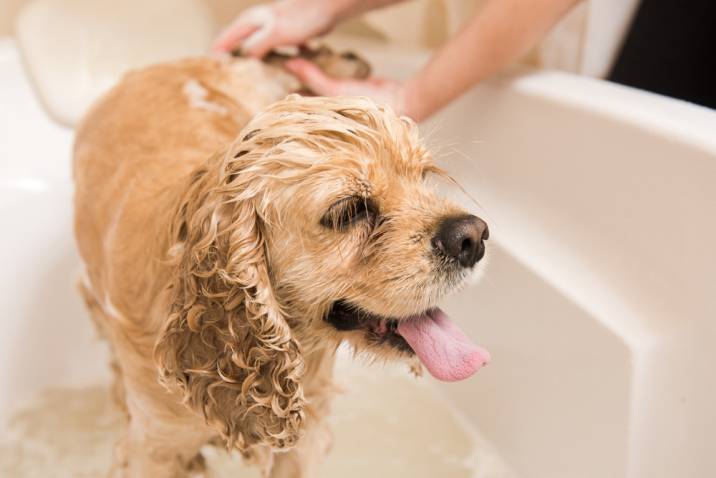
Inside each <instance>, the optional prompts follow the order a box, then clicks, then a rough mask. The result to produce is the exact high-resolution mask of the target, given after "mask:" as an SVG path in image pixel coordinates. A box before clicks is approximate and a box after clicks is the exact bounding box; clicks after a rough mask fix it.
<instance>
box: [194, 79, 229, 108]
mask: <svg viewBox="0 0 716 478" xmlns="http://www.w3.org/2000/svg"><path fill="white" fill-rule="evenodd" d="M182 92H183V93H184V96H186V97H187V99H188V100H189V106H191V107H192V108H196V109H199V110H206V111H210V112H212V113H217V114H220V115H222V116H225V115H227V114H229V111H228V110H227V109H226V108H225V107H224V106H222V105H220V104H218V103H214V102H212V101H209V100H208V99H207V98H208V97H209V91H208V90H207V89H206V88H204V87H203V86H202V84H201V83H199V82H198V81H197V80H194V79H192V80H188V81H187V82H186V83H185V84H184V88H183V90H182Z"/></svg>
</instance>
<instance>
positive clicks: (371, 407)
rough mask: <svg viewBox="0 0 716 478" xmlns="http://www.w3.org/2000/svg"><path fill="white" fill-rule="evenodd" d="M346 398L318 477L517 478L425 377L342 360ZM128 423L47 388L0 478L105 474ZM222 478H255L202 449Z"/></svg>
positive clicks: (11, 443) (19, 417)
mask: <svg viewBox="0 0 716 478" xmlns="http://www.w3.org/2000/svg"><path fill="white" fill-rule="evenodd" d="M336 377H337V378H338V379H339V380H340V382H341V383H342V384H343V387H344V388H345V389H346V393H344V394H342V395H340V396H338V397H337V398H336V400H335V402H334V411H333V415H332V417H331V422H332V428H333V433H334V445H333V449H332V451H331V453H330V454H329V455H328V457H326V459H325V462H324V464H323V466H322V468H321V472H320V477H336V476H340V477H343V478H358V477H360V478H365V477H370V478H383V477H386V478H388V477H390V478H402V477H411V478H423V477H425V478H427V477H430V478H434V477H441V478H513V475H512V474H511V473H510V472H509V471H508V469H507V467H506V466H505V465H504V463H503V462H502V461H501V460H500V458H499V457H498V455H497V454H496V453H495V452H494V451H493V450H492V449H491V447H490V446H489V444H487V443H486V442H485V441H484V440H483V439H482V438H481V437H480V436H479V435H478V434H476V433H475V432H474V430H472V429H470V428H469V427H468V425H467V423H465V422H464V421H463V420H461V419H460V418H459V416H458V415H457V414H456V413H455V411H454V410H453V409H451V408H450V407H449V406H448V405H447V404H446V403H445V401H444V399H443V398H442V397H440V396H439V395H438V394H437V393H436V391H435V390H434V389H433V387H432V386H430V385H429V384H428V383H426V381H425V380H416V379H414V378H412V377H411V376H409V375H408V374H407V373H405V372H404V371H403V370H393V369H381V368H379V367H377V366H373V367H365V366H362V365H359V364H352V363H350V361H348V360H341V361H340V362H339V365H338V370H337V373H336ZM120 424H121V417H120V415H119V413H118V412H117V410H115V409H114V407H113V405H112V402H111V400H110V398H109V395H108V393H107V390H106V389H105V388H104V387H101V386H97V387H91V388H84V389H60V388H56V389H50V390H47V391H45V392H44V393H43V394H41V395H40V396H38V397H37V399H36V400H35V401H34V402H33V403H31V404H28V405H26V406H25V407H24V408H22V409H21V410H19V411H18V412H17V413H15V414H14V416H13V417H12V418H11V419H10V421H9V423H8V424H7V428H6V433H4V434H3V436H2V437H0V476H2V477H13V478H36V477H37V478H40V477H42V478H46V477H50V476H52V477H56V478H64V477H68V478H69V477H72V478H95V477H104V476H106V470H108V469H109V466H110V460H111V456H112V446H113V443H114V442H115V441H116V439H117V436H118V433H119V429H120ZM204 455H205V456H206V458H207V462H208V463H209V467H210V468H211V469H212V471H213V476H216V477H241V478H258V477H259V473H258V472H257V471H256V470H255V469H252V468H250V467H245V466H243V465H242V464H241V462H240V460H239V459H238V458H237V457H235V456H230V455H228V454H226V453H225V452H223V451H220V450H218V449H215V448H207V449H205V450H204Z"/></svg>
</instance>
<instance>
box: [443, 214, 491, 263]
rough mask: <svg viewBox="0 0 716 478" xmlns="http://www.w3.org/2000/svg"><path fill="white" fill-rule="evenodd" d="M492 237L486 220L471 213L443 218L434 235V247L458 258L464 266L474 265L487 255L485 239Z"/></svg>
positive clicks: (448, 255)
mask: <svg viewBox="0 0 716 478" xmlns="http://www.w3.org/2000/svg"><path fill="white" fill-rule="evenodd" d="M488 237H490V231H489V230H488V229H487V224H485V221H483V220H482V219H480V218H479V217H477V216H473V215H471V214H468V215H465V216H456V217H449V218H446V219H443V220H442V222H440V224H439V225H438V230H437V233H436V234H435V236H433V240H432V243H433V247H434V248H435V250H437V251H439V252H440V253H441V254H443V255H445V256H447V257H449V258H451V259H455V260H457V262H458V263H459V264H460V265H461V266H462V267H472V266H474V265H475V263H476V262H477V261H479V260H480V259H482V257H483V256H484V255H485V242H484V241H485V240H487V238H488Z"/></svg>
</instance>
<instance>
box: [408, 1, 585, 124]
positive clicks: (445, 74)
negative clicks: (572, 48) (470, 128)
mask: <svg viewBox="0 0 716 478" xmlns="http://www.w3.org/2000/svg"><path fill="white" fill-rule="evenodd" d="M577 2H578V0H491V1H489V2H488V3H487V4H486V5H485V7H484V9H483V10H482V11H481V12H480V13H478V14H477V15H475V17H474V18H472V19H471V20H470V21H469V22H468V23H467V25H465V27H464V28H463V29H462V30H461V31H460V32H459V33H458V34H457V35H456V36H455V37H454V38H452V39H451V40H450V41H449V42H448V43H447V44H446V45H445V46H444V47H443V48H441V49H440V50H439V51H438V52H437V53H436V54H435V55H433V57H432V58H431V59H430V61H429V62H428V64H427V65H425V67H424V68H423V69H422V70H421V71H420V72H419V73H418V74H417V75H415V76H414V77H413V78H411V79H410V80H408V81H407V82H406V83H405V92H404V94H405V108H406V111H405V113H406V114H407V115H408V116H411V117H413V118H415V119H416V120H422V119H424V118H426V117H428V116H430V115H431V114H433V113H434V112H436V111H437V110H439V109H441V108H442V107H444V106H445V105H447V104H448V103H450V101H452V100H454V99H455V98H457V97H458V96H460V95H461V94H462V93H464V92H465V91H466V90H468V89H469V88H470V87H471V86H473V85H475V84H477V83H478V82H480V81H481V80H483V79H485V78H487V77H489V76H491V75H493V74H494V73H497V72H499V71H500V70H502V69H503V68H504V67H506V66H508V65H509V64H511V63H512V62H514V61H515V60H517V59H519V58H520V57H521V56H523V55H524V54H525V53H527V52H528V51H529V50H530V49H531V48H532V47H533V46H534V45H536V44H537V42H538V41H539V40H540V39H541V38H542V37H543V36H544V35H545V34H546V33H547V32H548V31H549V30H550V29H551V28H552V27H553V26H554V25H555V24H556V23H557V21H559V19H560V18H562V17H563V16H564V15H565V14H566V13H567V12H568V11H569V10H570V9H571V8H572V7H573V6H574V5H575V4H576V3H577Z"/></svg>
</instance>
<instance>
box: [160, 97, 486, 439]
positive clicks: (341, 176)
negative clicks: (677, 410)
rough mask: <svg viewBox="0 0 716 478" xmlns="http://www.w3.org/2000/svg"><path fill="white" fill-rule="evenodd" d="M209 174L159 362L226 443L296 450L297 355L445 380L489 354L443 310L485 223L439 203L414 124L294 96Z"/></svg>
mask: <svg viewBox="0 0 716 478" xmlns="http://www.w3.org/2000/svg"><path fill="white" fill-rule="evenodd" d="M211 164H212V163H211V162H210V163H209V166H207V167H204V168H203V169H201V170H200V171H198V172H197V173H196V174H195V175H194V177H193V178H192V179H191V183H190V185H189V187H188V188H187V191H186V193H185V195H184V198H183V200H182V204H181V206H180V207H179V209H178V213H177V217H176V220H175V227H174V229H173V231H172V236H173V237H174V239H175V241H176V243H175V244H174V246H173V247H172V253H173V254H174V256H175V258H176V259H175V260H176V262H177V264H178V266H179V267H178V272H177V276H176V279H175V281H174V283H173V288H172V294H171V296H172V300H171V304H170V308H171V310H170V313H171V316H170V320H169V321H168V324H167V326H166V328H165V330H164V332H163V335H162V337H161V338H160V342H159V343H158V346H157V357H158V361H159V365H160V369H161V370H162V372H163V375H164V378H165V380H167V381H168V382H178V383H179V385H180V386H181V387H182V388H183V390H184V392H185V393H186V397H187V401H188V403H189V404H190V406H193V407H194V408H197V409H199V410H201V411H202V412H203V413H204V414H205V415H206V416H207V418H208V419H209V420H210V421H211V420H213V421H215V422H217V423H218V425H219V428H220V429H222V431H223V432H224V434H225V436H226V437H227V438H229V439H230V440H232V441H233V442H235V443H237V444H238V445H239V446H242V445H243V446H245V445H250V444H253V443H257V442H265V443H268V444H270V445H272V446H274V447H286V446H291V445H292V444H293V443H295V439H296V438H297V436H298V432H299V429H300V426H301V423H302V420H303V414H302V407H303V404H304V403H303V397H302V391H301V385H300V377H301V373H302V369H303V362H302V353H306V352H308V351H311V350H315V349H316V348H317V347H325V346H336V345H337V344H338V343H339V342H340V341H341V340H344V339H346V340H349V341H350V342H351V343H352V344H353V345H354V346H355V347H357V348H359V349H361V350H365V351H367V352H369V353H373V354H375V355H377V356H381V357H412V356H413V355H414V354H415V353H417V354H418V356H419V357H420V359H421V360H422V361H423V363H425V365H427V368H428V369H429V370H430V371H431V373H433V374H434V375H436V376H438V378H444V379H458V378H464V376H467V375H469V374H471V373H472V372H474V370H476V369H477V368H479V366H480V365H481V364H482V363H483V362H484V361H486V360H487V357H486V354H485V353H484V352H483V351H482V350H481V349H478V348H476V347H473V346H472V345H471V344H470V343H469V342H468V341H467V339H466V337H465V336H464V335H463V334H461V333H460V331H459V330H458V329H457V328H456V327H455V326H454V325H453V324H452V323H450V322H449V321H448V319H447V318H446V317H445V316H444V314H442V312H441V311H440V310H439V309H437V304H438V302H439V301H440V299H441V298H443V297H444V296H445V295H446V294H447V293H449V292H451V291H453V290H455V289H456V288H458V287H459V286H461V285H462V284H463V283H464V281H465V280H466V278H467V277H468V276H469V275H470V273H471V271H472V270H473V268H474V266H475V264H476V263H477V262H478V261H479V260H480V259H481V258H482V257H483V255H484V252H485V246H484V241H485V240H486V239H487V237H488V232H487V226H486V225H485V223H484V222H483V221H482V220H480V219H479V218H477V217H475V216H473V215H470V214H468V213H467V212H465V211H463V210H462V209H460V208H459V207H457V206H456V205H454V204H452V203H450V202H449V201H447V200H445V199H444V198H441V197H440V196H439V195H437V194H436V192H435V190H434V187H433V186H431V181H430V178H431V176H432V175H441V174H442V172H441V171H440V170H439V169H438V168H437V167H436V166H435V165H434V164H433V162H432V159H431V157H430V155H429V154H428V152H427V151H426V149H425V148H424V147H423V145H422V144H421V142H420V140H419V137H418V131H417V127H416V126H415V124H414V123H413V122H412V121H410V120H408V119H406V118H400V117H398V116H396V115H395V114H394V113H393V112H392V111H390V110H386V109H383V108H379V107H378V106H376V105H375V104H374V103H373V102H372V101H370V100H368V99H364V98H302V97H298V96H291V97H289V98H287V99H286V100H283V101H280V102H278V103H276V104H274V105H272V106H271V107H269V108H268V109H267V110H266V111H264V112H263V113H261V114H259V115H257V116H256V117H255V118H254V119H253V120H252V121H251V122H250V124H249V125H247V126H246V128H245V129H244V130H243V132H242V134H241V136H240V138H239V140H238V141H237V142H236V144H234V145H233V146H232V147H231V148H230V150H229V151H228V153H227V154H226V155H225V156H223V157H222V158H219V159H217V160H216V161H214V163H213V164H214V167H211V166H210V165H211ZM232 407H233V410H232Z"/></svg>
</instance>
